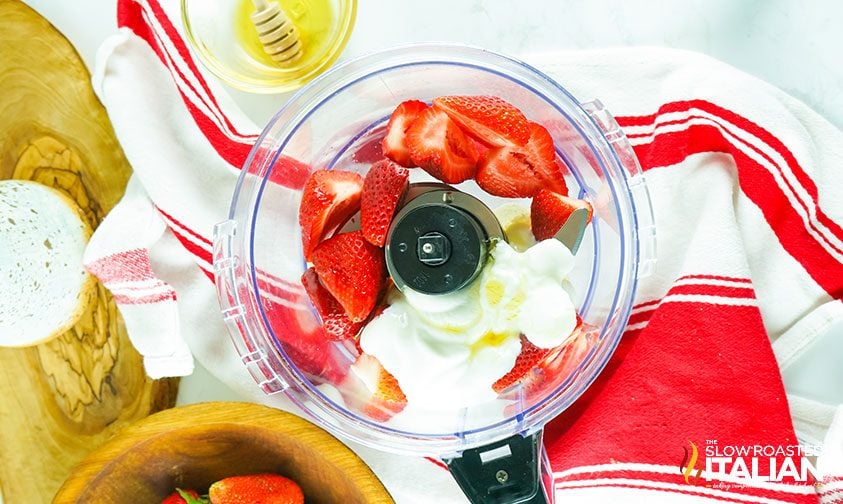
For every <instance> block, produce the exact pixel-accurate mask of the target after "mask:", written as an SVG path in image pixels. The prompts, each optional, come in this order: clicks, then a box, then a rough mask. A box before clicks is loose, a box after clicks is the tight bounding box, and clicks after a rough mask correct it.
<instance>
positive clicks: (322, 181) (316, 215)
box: [299, 170, 363, 261]
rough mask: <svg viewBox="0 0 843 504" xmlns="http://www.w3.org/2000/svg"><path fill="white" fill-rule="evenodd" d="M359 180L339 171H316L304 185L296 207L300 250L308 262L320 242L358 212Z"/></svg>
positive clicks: (354, 176) (357, 176)
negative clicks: (297, 210) (300, 240)
mask: <svg viewBox="0 0 843 504" xmlns="http://www.w3.org/2000/svg"><path fill="white" fill-rule="evenodd" d="M362 192H363V177H361V176H360V174H358V173H353V172H347V171H339V170H317V171H315V172H313V174H312V175H311V176H310V178H309V179H308V180H307V182H306V183H305V185H304V189H303V193H302V199H301V204H300V205H299V224H300V225H301V239H302V250H303V251H304V258H305V260H308V261H309V260H310V256H311V254H312V253H313V249H314V248H316V246H317V245H318V244H319V242H320V241H322V238H323V237H324V236H325V235H326V234H328V233H331V232H333V231H334V230H335V229H336V228H337V227H338V226H339V225H340V224H342V223H343V222H345V221H346V220H348V218H349V217H351V216H352V215H354V213H355V212H357V210H359V209H360V194H361V193H362Z"/></svg>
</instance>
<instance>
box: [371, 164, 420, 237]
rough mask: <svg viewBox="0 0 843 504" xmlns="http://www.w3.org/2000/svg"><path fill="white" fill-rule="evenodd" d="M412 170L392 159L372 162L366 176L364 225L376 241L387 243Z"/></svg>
mask: <svg viewBox="0 0 843 504" xmlns="http://www.w3.org/2000/svg"><path fill="white" fill-rule="evenodd" d="M409 179H410V170H408V169H407V168H404V167H403V166H399V165H397V164H396V163H393V162H392V161H390V160H388V159H384V160H382V161H379V162H377V163H375V164H373V165H372V167H371V168H369V172H368V173H366V178H365V179H364V180H363V195H362V196H361V201H360V228H361V229H362V231H363V236H365V237H366V239H367V240H369V242H370V243H372V244H373V245H377V246H378V247H383V245H384V243H385V242H386V232H387V231H388V230H389V224H390V223H391V222H392V216H393V214H395V209H396V208H397V207H398V203H399V202H400V201H401V198H402V197H403V196H404V193H405V192H406V191H407V187H408V186H409V183H408V181H409Z"/></svg>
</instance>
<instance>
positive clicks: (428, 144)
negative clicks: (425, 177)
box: [407, 107, 477, 184]
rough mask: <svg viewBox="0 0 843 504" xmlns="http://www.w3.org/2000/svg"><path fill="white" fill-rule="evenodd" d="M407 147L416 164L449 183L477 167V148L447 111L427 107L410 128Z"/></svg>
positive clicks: (464, 176) (473, 171) (470, 175)
mask: <svg viewBox="0 0 843 504" xmlns="http://www.w3.org/2000/svg"><path fill="white" fill-rule="evenodd" d="M407 147H408V148H409V150H410V158H411V160H412V161H413V164H414V165H415V166H419V167H421V168H422V169H423V170H424V171H426V172H428V173H429V174H431V175H432V176H433V177H435V178H437V179H438V180H441V181H442V182H445V183H446V184H458V183H460V182H463V181H465V180H468V179H470V178H472V177H473V176H474V173H475V172H476V171H477V148H476V147H475V145H474V142H473V141H472V140H471V139H470V138H468V137H467V136H466V135H465V133H463V131H462V130H461V129H460V128H459V126H457V123H455V122H454V121H453V120H451V118H450V117H448V114H446V113H445V112H442V111H441V110H439V109H436V108H433V107H431V108H428V109H426V110H424V111H423V112H422V113H421V114H419V117H418V118H417V119H416V120H415V122H414V123H413V125H412V126H411V127H410V129H409V131H407Z"/></svg>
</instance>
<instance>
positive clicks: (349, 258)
mask: <svg viewBox="0 0 843 504" xmlns="http://www.w3.org/2000/svg"><path fill="white" fill-rule="evenodd" d="M313 267H314V269H315V270H316V273H317V274H318V275H319V279H320V280H321V281H322V285H324V286H325V288H326V289H327V290H328V292H330V293H331V295H332V296H334V299H336V300H337V301H338V302H339V304H340V305H341V306H342V307H343V310H344V311H345V313H346V315H348V318H349V319H351V321H352V322H363V321H364V320H366V317H368V316H369V314H370V313H371V312H372V309H373V308H374V307H375V304H376V303H377V300H378V297H380V294H381V292H382V291H383V289H384V287H385V285H386V264H385V262H384V255H383V249H381V248H380V247H377V246H375V245H372V244H371V243H369V242H368V241H367V240H366V239H365V238H364V237H363V233H362V232H361V231H352V232H350V233H341V234H338V235H336V236H332V237H331V238H328V239H327V240H325V241H324V242H322V243H321V244H319V246H318V247H316V250H314V251H313Z"/></svg>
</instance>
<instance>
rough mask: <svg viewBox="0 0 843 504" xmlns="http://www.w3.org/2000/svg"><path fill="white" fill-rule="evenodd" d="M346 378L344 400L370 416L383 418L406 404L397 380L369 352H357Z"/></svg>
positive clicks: (382, 420) (399, 410) (383, 419)
mask: <svg viewBox="0 0 843 504" xmlns="http://www.w3.org/2000/svg"><path fill="white" fill-rule="evenodd" d="M346 380H347V382H346V383H344V385H345V386H343V387H341V389H342V390H344V392H345V395H346V401H348V403H349V405H350V406H352V407H354V408H356V409H357V410H359V411H360V412H361V413H363V414H364V415H366V416H368V417H370V418H372V419H374V420H377V421H380V422H385V421H387V420H389V419H390V418H392V416H393V415H395V414H396V413H399V412H401V411H402V410H403V409H404V407H405V406H406V405H407V397H406V396H405V395H404V392H403V391H402V390H401V387H400V386H399V385H398V380H396V379H395V377H394V376H392V375H391V374H390V373H389V372H388V371H387V370H386V369H384V368H383V366H382V365H381V363H380V362H379V361H378V360H377V359H376V358H375V357H373V356H371V355H369V354H365V353H363V354H360V356H359V357H358V358H357V360H356V361H355V362H354V364H352V366H351V372H350V373H348V377H347V378H346Z"/></svg>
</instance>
